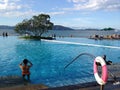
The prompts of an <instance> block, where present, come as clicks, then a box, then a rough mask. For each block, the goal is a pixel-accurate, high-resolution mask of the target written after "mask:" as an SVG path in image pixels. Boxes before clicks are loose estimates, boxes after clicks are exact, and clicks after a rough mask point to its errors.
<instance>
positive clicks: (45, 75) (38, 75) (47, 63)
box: [0, 36, 120, 87]
mask: <svg viewBox="0 0 120 90" xmlns="http://www.w3.org/2000/svg"><path fill="white" fill-rule="evenodd" d="M56 41H57V42H56ZM0 42H1V43H0V76H5V75H8V76H9V75H18V76H21V70H20V68H19V63H20V62H21V61H22V60H23V59H24V58H27V59H29V60H30V61H31V62H32V63H33V67H32V68H31V70H30V71H31V82H32V83H34V84H36V83H37V84H38V83H41V84H45V85H48V86H50V87H56V86H63V85H73V84H78V83H85V82H90V81H95V79H94V75H93V70H92V67H93V58H91V57H89V56H85V55H84V56H81V57H79V58H78V59H77V60H76V61H75V62H74V63H73V64H71V65H70V66H69V67H68V68H67V69H66V70H64V67H65V65H67V64H68V63H69V62H70V61H71V60H72V59H74V58H75V57H76V56H77V55H79V54H81V53H91V54H93V55H95V56H99V55H100V56H102V55H103V54H106V55H107V59H108V60H112V61H113V62H114V63H116V62H120V41H118V40H101V41H100V40H98V41H96V40H91V39H86V38H57V40H55V41H43V40H42V41H39V40H23V39H18V37H15V36H10V37H7V38H6V37H4V38H3V37H0ZM97 45H99V46H97Z"/></svg>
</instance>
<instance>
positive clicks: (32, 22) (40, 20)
mask: <svg viewBox="0 0 120 90" xmlns="http://www.w3.org/2000/svg"><path fill="white" fill-rule="evenodd" d="M52 27H53V23H52V22H50V16H49V15H47V14H40V15H38V16H33V17H32V18H31V19H29V20H28V19H25V20H23V21H22V22H21V23H18V24H17V25H16V26H15V31H16V32H17V33H20V34H29V35H32V36H40V37H41V35H42V34H43V33H45V32H47V31H48V30H51V29H52Z"/></svg>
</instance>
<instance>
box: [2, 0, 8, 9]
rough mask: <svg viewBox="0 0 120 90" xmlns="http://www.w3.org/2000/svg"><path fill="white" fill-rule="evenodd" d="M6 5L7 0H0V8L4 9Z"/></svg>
mask: <svg viewBox="0 0 120 90" xmlns="http://www.w3.org/2000/svg"><path fill="white" fill-rule="evenodd" d="M7 5H8V0H0V9H5V8H6V7H7Z"/></svg>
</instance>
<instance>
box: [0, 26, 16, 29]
mask: <svg viewBox="0 0 120 90" xmlns="http://www.w3.org/2000/svg"><path fill="white" fill-rule="evenodd" d="M0 29H14V26H7V25H0Z"/></svg>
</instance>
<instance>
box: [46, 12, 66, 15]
mask: <svg viewBox="0 0 120 90" xmlns="http://www.w3.org/2000/svg"><path fill="white" fill-rule="evenodd" d="M48 14H50V15H62V14H65V12H64V11H58V12H49V13H48Z"/></svg>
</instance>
